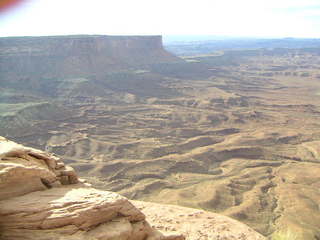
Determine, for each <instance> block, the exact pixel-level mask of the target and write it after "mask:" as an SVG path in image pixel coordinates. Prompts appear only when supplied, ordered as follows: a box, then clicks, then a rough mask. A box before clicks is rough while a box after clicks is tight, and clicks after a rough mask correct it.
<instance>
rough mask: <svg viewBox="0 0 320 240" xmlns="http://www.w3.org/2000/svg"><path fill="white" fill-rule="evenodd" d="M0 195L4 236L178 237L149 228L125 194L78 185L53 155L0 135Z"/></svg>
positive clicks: (0, 235) (9, 239)
mask: <svg viewBox="0 0 320 240" xmlns="http://www.w3.org/2000/svg"><path fill="white" fill-rule="evenodd" d="M75 183H77V184H75ZM71 184H72V185H71ZM0 200H2V201H0V239H4V240H19V239H25V240H28V239H30V240H31V239H32V240H34V239H37V240H48V239H55V240H56V239H61V240H62V239H70V240H72V239H77V240H79V239H83V240H84V239H86V240H87V239H89V240H98V239H101V240H102V239H103V240H144V239H146V240H162V239H165V240H166V239H174V240H181V239H183V237H182V236H181V235H178V236H170V238H168V237H166V236H164V235H163V234H161V233H160V232H158V231H156V230H155V229H153V228H151V227H150V225H149V224H148V223H147V222H146V221H145V216H144V214H143V213H142V212H140V211H139V210H138V209H137V208H136V207H135V206H134V205H133V204H132V203H131V202H130V201H129V200H128V199H126V198H124V197H122V196H120V195H118V194H116V193H113V192H107V191H100V190H96V189H94V188H90V187H88V186H87V185H85V184H83V183H82V181H79V179H78V177H77V175H76V173H75V172H74V170H73V169H72V168H71V167H69V166H64V164H63V163H62V162H61V160H60V159H59V158H57V157H55V156H53V155H51V154H48V153H45V152H42V151H39V150H36V149H32V148H27V147H24V146H22V145H19V144H16V143H14V142H11V141H8V140H6V139H5V138H2V137H1V138H0Z"/></svg>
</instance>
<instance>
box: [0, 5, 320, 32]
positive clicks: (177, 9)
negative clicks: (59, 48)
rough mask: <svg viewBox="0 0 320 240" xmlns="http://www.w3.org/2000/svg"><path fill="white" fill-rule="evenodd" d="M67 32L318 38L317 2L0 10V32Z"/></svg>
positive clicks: (28, 6)
mask: <svg viewBox="0 0 320 240" xmlns="http://www.w3.org/2000/svg"><path fill="white" fill-rule="evenodd" d="M1 1H3V0H0V2H1ZM71 34H106V35H214V36H234V37H266V38H273V37H305V38H320V0H25V1H24V2H23V3H21V4H20V5H17V6H16V7H11V8H9V9H7V10H6V11H0V36H44V35H71Z"/></svg>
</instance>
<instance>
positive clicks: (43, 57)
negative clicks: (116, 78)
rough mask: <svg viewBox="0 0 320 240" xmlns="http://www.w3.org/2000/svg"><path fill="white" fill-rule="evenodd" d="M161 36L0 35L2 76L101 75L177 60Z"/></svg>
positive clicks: (0, 68)
mask: <svg viewBox="0 0 320 240" xmlns="http://www.w3.org/2000/svg"><path fill="white" fill-rule="evenodd" d="M179 61H181V60H180V59H179V58H177V57H175V56H174V55H172V54H170V53H169V52H167V51H165V50H164V49H163V46H162V37H161V36H95V35H92V36H89V35H83V36H82V35H79V36H54V37H13V38H0V73H2V76H3V77H6V78H10V79H11V80H12V79H16V78H19V77H23V78H27V77H37V76H41V77H75V76H76V77H79V76H92V75H99V76H101V75H102V76H103V75H104V74H106V73H108V72H113V71H117V70H121V69H127V68H129V67H132V66H139V65H145V64H154V63H161V62H179Z"/></svg>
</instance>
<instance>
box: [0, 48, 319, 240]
mask: <svg viewBox="0 0 320 240" xmlns="http://www.w3.org/2000/svg"><path fill="white" fill-rule="evenodd" d="M270 52H271V53H270V54H269V51H266V52H264V54H260V52H259V51H256V52H254V54H247V53H246V52H245V51H244V52H242V51H239V52H238V53H234V52H232V51H231V52H230V53H229V54H230V55H231V57H232V60H230V62H226V63H225V64H216V62H217V60H216V59H217V56H200V57H190V58H188V57H186V58H185V61H186V66H185V65H183V64H182V65H181V66H182V67H179V69H180V70H179V71H182V72H183V73H181V72H177V71H173V70H171V69H170V66H166V65H164V66H161V68H160V67H157V66H156V67H154V68H152V67H151V68H146V69H144V68H141V69H134V70H130V71H129V70H128V71H126V72H125V73H123V72H121V73H119V75H120V77H118V78H119V79H120V80H118V81H117V82H116V83H115V81H114V80H113V79H114V78H112V80H110V81H109V80H108V84H109V85H108V86H110V87H109V88H108V90H105V89H100V88H99V87H98V88H97V87H94V85H90V84H89V83H88V82H90V80H88V79H87V78H74V79H68V80H66V81H65V82H63V84H62V83H61V84H60V88H59V89H57V90H56V91H57V92H58V93H59V94H60V95H59V96H62V97H61V98H57V99H56V100H55V102H54V103H55V104H52V103H51V102H50V101H51V100H50V101H46V102H38V101H35V100H33V98H34V99H37V98H36V97H35V96H33V95H32V94H29V95H26V94H25V93H24V94H20V95H19V94H18V95H19V96H20V97H21V98H23V99H24V100H25V99H26V98H28V99H29V102H30V104H29V105H28V106H26V104H24V105H23V106H21V103H19V101H18V100H17V101H16V103H12V101H11V102H10V104H11V105H10V106H9V107H8V104H5V103H1V104H0V107H1V108H2V117H3V119H4V120H3V121H2V124H3V125H4V127H3V129H6V130H2V131H3V132H2V133H1V134H2V135H4V136H5V137H8V138H10V136H13V137H11V139H13V140H15V141H17V142H19V143H23V144H25V145H28V146H31V147H37V148H41V149H43V150H47V151H50V152H53V153H55V154H57V155H59V156H61V157H62V159H63V160H64V162H65V163H67V164H69V165H71V166H73V167H74V168H75V169H76V171H77V172H78V173H79V174H80V176H81V177H84V178H86V179H87V180H88V181H89V182H90V183H92V184H93V185H94V186H95V187H98V188H101V189H105V190H112V191H116V192H118V193H120V194H123V195H124V196H126V197H128V198H130V199H135V200H145V201H152V202H158V203H168V204H176V205H180V206H187V207H193V208H199V209H205V210H209V211H213V212H217V213H221V214H224V215H227V216H230V217H233V218H235V219H237V220H240V221H241V222H244V223H246V224H248V225H249V226H251V227H253V228H254V229H255V230H257V231H258V232H260V233H262V234H264V235H270V234H271V233H273V232H274V231H276V230H278V229H286V228H289V229H291V230H292V231H294V232H297V233H298V234H301V235H302V236H304V239H320V231H319V229H320V208H319V206H320V191H319V188H320V174H319V173H320V158H319V156H320V70H319V69H320V56H319V54H317V53H314V52H312V51H302V50H301V51H293V50H292V51H289V50H288V51H286V52H283V53H281V54H276V53H274V52H272V51H270ZM232 54H235V55H236V56H232ZM220 57H221V59H222V60H223V56H220ZM226 59H227V57H226ZM179 64H180V63H179ZM179 64H178V65H179ZM200 64H201V67H198V66H197V71H198V72H199V74H198V75H197V73H196V72H197V71H195V72H193V74H189V75H188V74H186V73H184V72H188V70H189V67H190V68H192V67H193V65H199V66H200ZM179 66H180V65H179ZM181 69H182V70H181ZM202 69H204V70H203V71H202ZM117 76H118V75H117ZM117 76H116V77H117ZM99 81H100V80H95V82H94V84H101V82H99ZM97 86H101V85H97ZM4 95H5V94H4V93H2V94H0V98H2V99H5V98H6V99H8V95H10V92H9V93H8V92H6V95H5V96H4ZM22 95H23V96H22ZM15 96H17V93H15ZM70 96H71V97H70ZM48 102H49V103H48ZM38 108H40V109H41V111H42V112H41V114H39V113H38V111H37V110H36V109H38ZM28 114H29V115H28ZM9 115H10V116H15V118H11V120H10V122H5V119H6V118H5V117H6V116H9ZM43 115H46V117H47V118H45V117H43ZM35 116H36V117H35ZM12 119H14V120H12ZM26 119H29V120H26ZM30 119H32V121H33V123H32V125H30V126H29V127H27V128H25V127H23V129H25V130H24V132H23V131H21V132H20V133H21V134H19V135H17V134H13V132H14V129H15V128H17V126H20V125H19V124H22V123H24V121H30ZM5 124H6V125H5ZM10 124H11V125H14V124H16V125H14V126H13V127H12V128H10V127H8V126H9V125H10ZM11 125H10V126H11Z"/></svg>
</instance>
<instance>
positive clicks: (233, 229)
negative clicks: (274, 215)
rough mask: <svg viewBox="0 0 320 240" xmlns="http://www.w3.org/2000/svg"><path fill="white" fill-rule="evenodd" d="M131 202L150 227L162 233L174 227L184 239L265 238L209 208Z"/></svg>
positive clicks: (172, 230) (226, 239) (260, 239)
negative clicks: (204, 209) (209, 210)
mask: <svg viewBox="0 0 320 240" xmlns="http://www.w3.org/2000/svg"><path fill="white" fill-rule="evenodd" d="M133 203H134V205H135V206H137V207H138V208H139V209H140V210H141V211H142V212H143V213H144V214H145V215H146V217H147V220H148V222H149V223H150V224H151V225H152V226H153V227H155V228H156V229H158V230H159V231H161V232H163V233H166V234H168V233H171V234H172V233H174V232H177V231H178V232H180V233H182V234H183V235H184V236H186V238H187V239H220V240H222V239H225V240H233V239H243V240H244V239H252V240H262V239H265V237H263V236H262V235H260V234H258V233H257V232H255V231H254V230H252V229H251V228H249V227H248V226H247V225H245V224H242V223H240V222H238V221H236V220H233V219H231V218H229V217H226V216H222V215H219V214H215V213H212V212H206V211H203V210H198V209H192V208H185V207H180V206H174V205H163V204H157V203H150V202H142V201H133Z"/></svg>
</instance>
